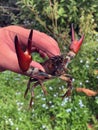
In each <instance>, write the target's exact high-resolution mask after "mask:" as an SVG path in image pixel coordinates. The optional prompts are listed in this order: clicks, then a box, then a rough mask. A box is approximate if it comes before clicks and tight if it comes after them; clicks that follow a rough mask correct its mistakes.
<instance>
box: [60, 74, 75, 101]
mask: <svg viewBox="0 0 98 130" xmlns="http://www.w3.org/2000/svg"><path fill="white" fill-rule="evenodd" d="M60 79H62V80H64V81H66V82H67V87H68V90H67V92H66V93H65V94H64V95H63V96H62V99H64V98H65V97H69V96H71V93H72V88H73V86H72V77H71V76H70V75H62V76H60Z"/></svg>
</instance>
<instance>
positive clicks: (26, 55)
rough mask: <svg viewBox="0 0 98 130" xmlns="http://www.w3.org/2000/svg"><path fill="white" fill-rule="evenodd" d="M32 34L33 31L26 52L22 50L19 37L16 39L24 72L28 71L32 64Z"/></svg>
mask: <svg viewBox="0 0 98 130" xmlns="http://www.w3.org/2000/svg"><path fill="white" fill-rule="evenodd" d="M32 33H33V30H31V31H30V34H29V38H28V44H27V49H26V51H25V52H24V51H23V50H22V49H21V46H20V44H19V41H18V37H17V36H15V39H14V43H15V50H16V54H17V58H18V63H19V66H20V68H21V70H22V71H23V72H25V71H27V70H28V68H29V65H30V62H31V61H32V57H31V45H32Z"/></svg>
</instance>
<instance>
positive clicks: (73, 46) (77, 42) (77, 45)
mask: <svg viewBox="0 0 98 130" xmlns="http://www.w3.org/2000/svg"><path fill="white" fill-rule="evenodd" d="M83 39H84V35H82V37H81V38H80V40H75V34H74V29H73V25H72V43H71V45H70V50H71V51H73V52H74V53H76V54H77V53H78V51H79V50H80V47H81V45H82V43H83Z"/></svg>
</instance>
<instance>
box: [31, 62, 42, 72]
mask: <svg viewBox="0 0 98 130" xmlns="http://www.w3.org/2000/svg"><path fill="white" fill-rule="evenodd" d="M30 67H33V68H37V69H39V70H41V71H43V72H45V69H44V68H43V66H42V65H41V64H40V63H38V62H36V61H31V63H30Z"/></svg>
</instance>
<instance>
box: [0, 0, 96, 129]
mask: <svg viewBox="0 0 98 130" xmlns="http://www.w3.org/2000/svg"><path fill="white" fill-rule="evenodd" d="M72 23H73V24H74V29H75V32H76V34H75V35H76V37H77V39H78V38H80V36H81V35H82V34H84V35H85V39H84V42H83V45H82V48H81V50H80V52H79V54H77V56H76V57H75V59H73V61H72V62H71V63H70V65H69V74H71V75H72V77H73V86H74V88H76V87H85V88H90V89H92V90H95V91H98V71H97V70H98V1H97V0H89V1H88V0H81V1H79V0H14V1H13V0H3V1H2V0H0V26H1V27H3V26H7V25H16V24H17V25H21V26H24V27H26V28H34V29H38V30H40V31H43V32H45V33H47V34H49V35H51V36H52V37H53V38H55V39H56V40H57V41H58V44H59V47H60V48H61V51H62V52H65V51H68V46H69V44H70V42H71V40H70V39H71V30H70V27H71V24H72ZM36 59H38V56H37V57H35V60H36ZM27 80H28V78H27V77H24V76H20V75H17V74H14V73H12V72H9V71H6V72H4V73H0V91H1V94H0V121H1V122H0V129H1V130H21V129H24V130H98V120H97V119H98V96H95V97H87V96H85V94H82V93H77V92H75V90H74V89H73V93H72V96H71V97H70V98H65V99H64V100H63V101H62V100H61V98H60V96H61V95H62V94H63V93H64V92H65V91H66V83H65V82H63V81H60V80H59V79H58V78H57V79H54V80H50V81H47V82H45V83H44V85H45V86H46V87H47V91H48V93H49V94H48V96H47V97H45V96H44V95H43V92H42V91H41V88H40V87H37V88H35V102H34V106H33V108H32V109H31V110H28V104H29V102H28V100H29V98H30V95H28V96H27V98H26V99H24V98H23V94H24V91H25V88H26V83H27Z"/></svg>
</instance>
